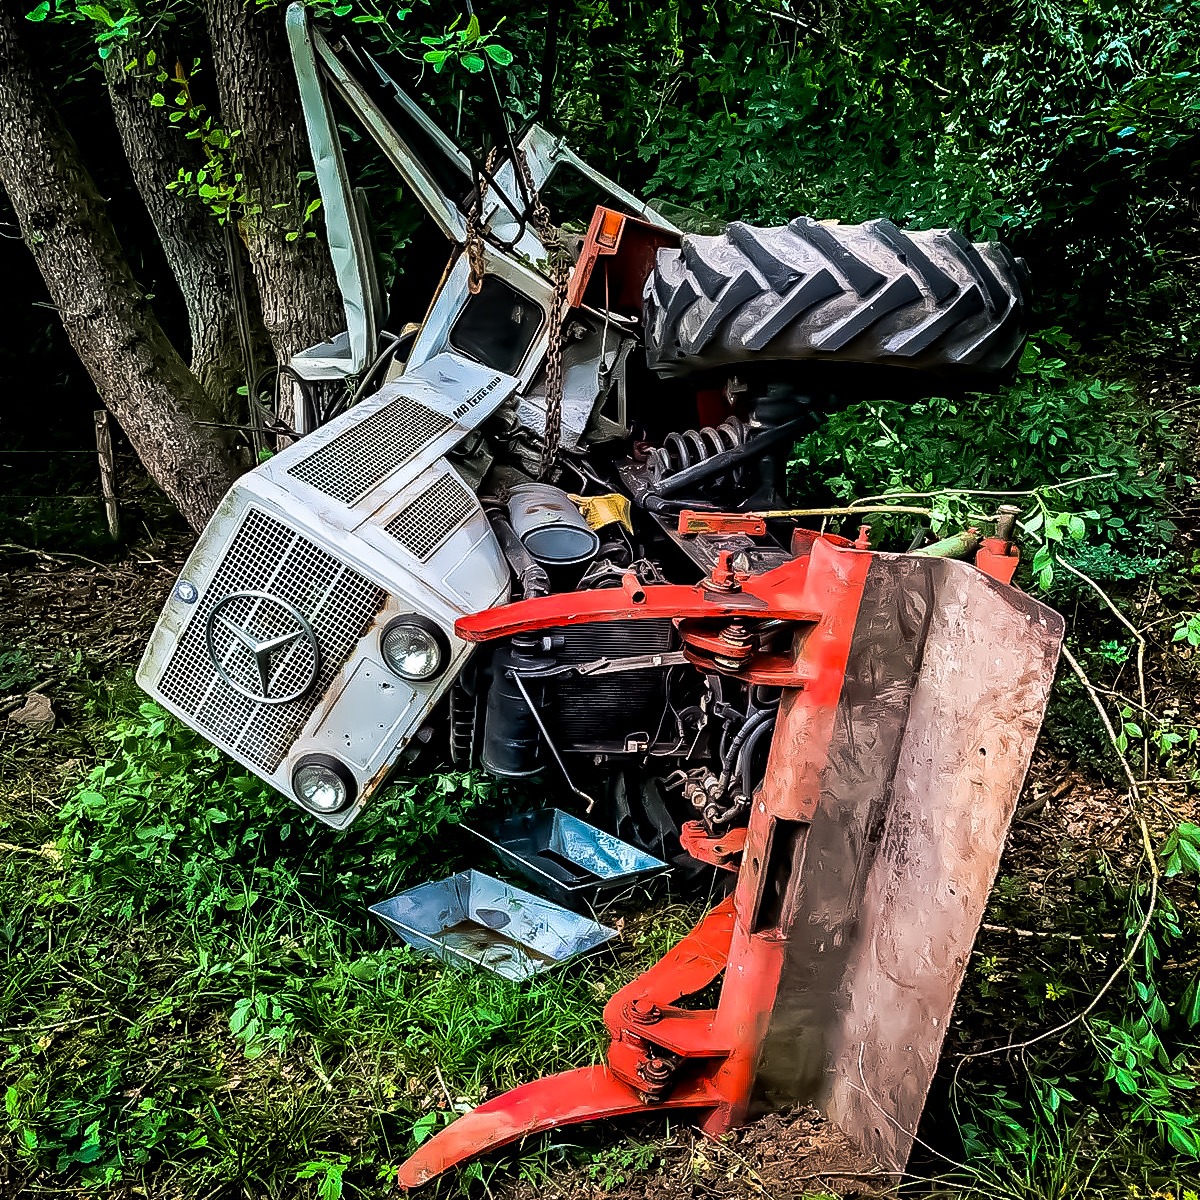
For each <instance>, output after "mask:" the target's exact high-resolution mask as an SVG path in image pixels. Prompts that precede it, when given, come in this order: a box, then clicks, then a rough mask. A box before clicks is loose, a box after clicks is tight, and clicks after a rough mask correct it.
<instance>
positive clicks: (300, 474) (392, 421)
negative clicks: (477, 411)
mask: <svg viewBox="0 0 1200 1200" xmlns="http://www.w3.org/2000/svg"><path fill="white" fill-rule="evenodd" d="M450 425H451V421H450V420H449V419H448V418H447V417H444V416H442V414H441V413H437V412H434V411H433V409H431V408H426V407H425V405H423V404H418V403H416V401H414V400H410V399H409V398H408V397H407V396H401V397H400V398H399V399H398V400H395V401H393V402H392V403H391V404H389V405H387V407H386V408H381V409H380V410H379V411H378V412H376V413H372V414H371V416H369V417H367V418H366V420H364V421H360V422H359V423H358V424H357V425H354V426H352V427H351V428H350V429H347V430H346V432H345V433H342V434H339V435H338V436H337V437H335V438H334V439H333V441H331V442H326V443H325V445H324V446H321V447H320V448H319V449H317V450H314V451H313V452H312V453H311V454H310V455H308V456H307V457H306V458H302V459H301V460H300V461H299V462H298V463H296V464H295V465H294V466H291V467H288V474H289V475H292V476H295V478H297V479H300V480H303V481H304V482H305V483H307V484H308V485H309V486H310V487H314V488H316V489H317V491H319V492H324V493H325V495H326V496H332V497H333V498H334V499H335V500H341V501H342V503H343V504H354V503H355V502H356V501H357V500H359V499H360V498H361V497H362V496H365V495H366V494H367V492H369V491H370V490H371V489H372V488H374V487H375V486H376V485H377V484H380V483H382V482H383V481H384V480H385V479H386V478H387V477H388V476H389V475H391V474H393V473H394V472H396V471H398V470H399V469H400V468H401V467H402V466H404V464H405V463H406V462H408V461H409V460H410V459H412V458H414V457H415V456H416V455H417V454H418V453H419V452H420V451H421V450H422V449H423V448H424V447H425V446H428V445H429V443H430V442H431V441H433V439H434V438H436V437H438V436H439V435H440V434H443V433H445V432H446V430H447V429H449V428H450Z"/></svg>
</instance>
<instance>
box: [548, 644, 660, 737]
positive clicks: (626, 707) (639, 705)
mask: <svg viewBox="0 0 1200 1200" xmlns="http://www.w3.org/2000/svg"><path fill="white" fill-rule="evenodd" d="M545 632H546V633H547V634H548V635H550V636H553V635H556V634H557V635H559V636H561V637H562V638H563V643H564V644H563V647H562V649H561V650H559V651H558V652H557V653H556V655H555V661H556V662H558V663H569V662H570V663H583V662H590V661H592V660H593V659H597V658H627V657H631V656H633V655H636V654H661V653H666V652H667V651H669V650H673V649H675V646H676V638H675V626H674V625H673V623H672V622H671V621H666V620H664V621H658V620H652V621H605V622H601V623H597V624H595V625H567V626H564V627H563V628H561V629H547V630H546V631H545ZM665 687H666V672H665V671H663V670H662V669H661V668H649V669H647V670H645V671H624V672H621V673H620V674H616V675H597V676H595V677H594V678H586V677H584V678H580V679H571V678H569V677H567V678H564V679H563V680H561V681H557V686H552V687H551V688H550V691H549V694H548V703H547V705H546V710H545V715H546V716H547V717H548V718H549V719H550V721H551V722H552V724H553V726H554V731H555V733H556V734H557V736H558V738H560V739H561V744H562V745H563V746H566V747H578V746H600V745H606V744H613V745H620V744H621V743H623V741H624V739H625V735H626V734H627V733H631V732H634V731H641V730H644V731H646V732H648V733H651V734H653V732H654V730H655V728H656V727H657V724H658V721H659V719H660V717H661V715H662V711H663V707H664V704H665V699H666V692H665ZM647 727H649V728H647Z"/></svg>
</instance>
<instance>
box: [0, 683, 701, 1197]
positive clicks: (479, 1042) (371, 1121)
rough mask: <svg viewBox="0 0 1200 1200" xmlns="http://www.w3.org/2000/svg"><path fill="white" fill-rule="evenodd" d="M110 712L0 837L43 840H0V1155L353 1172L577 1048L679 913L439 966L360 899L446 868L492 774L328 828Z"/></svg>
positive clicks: (356, 1181) (226, 768) (45, 1168)
mask: <svg viewBox="0 0 1200 1200" xmlns="http://www.w3.org/2000/svg"><path fill="white" fill-rule="evenodd" d="M109 720H110V721H111V724H110V726H109V728H108V729H107V731H106V732H105V733H104V734H103V738H102V745H103V746H104V747H105V757H104V759H103V761H101V762H100V763H99V764H98V765H97V766H95V767H94V768H93V769H91V770H90V771H88V772H87V774H86V776H85V778H84V779H83V780H82V781H81V783H80V784H79V785H78V786H77V787H76V788H75V789H74V790H72V791H71V793H70V794H69V795H68V796H67V797H66V799H65V800H64V801H63V803H62V805H61V807H60V809H59V811H58V812H57V814H54V815H53V817H52V820H53V821H54V824H55V826H56V828H51V829H31V830H28V831H26V832H25V833H24V834H23V835H22V840H23V841H25V842H29V843H31V844H33V845H37V844H39V842H40V841H48V840H49V838H53V839H54V840H53V841H50V842H49V846H48V848H46V849H45V852H44V853H39V854H38V855H37V856H35V857H34V858H33V859H32V860H28V859H27V858H24V859H22V858H15V857H13V856H11V855H9V856H6V855H0V911H3V912H4V914H5V915H4V917H3V918H0V945H5V946H6V948H7V949H6V968H5V973H4V975H3V977H2V978H0V1028H3V1030H4V1032H3V1033H0V1061H4V1062H5V1063H6V1067H5V1075H4V1086H5V1087H6V1091H5V1111H4V1114H3V1117H0V1130H3V1132H0V1146H4V1150H3V1151H0V1153H6V1154H7V1153H11V1154H12V1155H13V1156H14V1159H15V1161H16V1162H18V1163H19V1164H21V1169H22V1170H23V1171H25V1172H29V1173H33V1174H34V1175H36V1174H37V1173H42V1176H43V1177H44V1178H52V1179H53V1180H54V1181H55V1182H56V1183H58V1184H60V1185H61V1184H64V1183H67V1182H68V1181H70V1182H72V1183H77V1184H80V1185H84V1186H89V1187H96V1188H101V1187H115V1186H118V1185H122V1186H123V1185H126V1184H131V1183H132V1182H133V1181H134V1180H136V1179H140V1178H143V1177H145V1178H153V1179H156V1180H158V1181H159V1182H158V1184H157V1185H156V1187H155V1190H156V1192H157V1193H159V1194H162V1193H165V1192H170V1191H172V1190H178V1191H180V1193H181V1194H189V1195H191V1194H195V1195H199V1194H202V1193H204V1192H207V1191H210V1190H213V1189H215V1188H217V1187H218V1186H224V1185H230V1186H232V1187H234V1188H237V1187H238V1186H239V1185H240V1186H242V1187H244V1188H245V1189H247V1190H249V1191H251V1192H253V1193H254V1194H265V1193H268V1192H270V1191H271V1190H272V1189H276V1190H280V1191H281V1192H286V1191H287V1190H288V1187H289V1182H290V1181H292V1180H295V1181H297V1182H302V1183H303V1184H304V1185H305V1186H306V1187H309V1188H311V1189H312V1191H311V1192H310V1193H308V1194H317V1195H322V1196H331V1197H332V1196H336V1195H338V1194H351V1195H352V1194H355V1189H356V1188H357V1189H359V1190H360V1191H362V1190H363V1189H364V1188H366V1187H367V1186H368V1185H370V1186H375V1184H374V1182H373V1181H375V1180H376V1179H377V1177H378V1175H379V1170H380V1168H379V1167H378V1166H377V1164H378V1163H387V1162H392V1161H394V1160H395V1159H396V1157H397V1155H398V1154H399V1153H400V1152H402V1151H403V1150H404V1148H405V1147H406V1146H407V1145H411V1144H413V1143H415V1142H416V1141H417V1140H419V1139H420V1138H421V1137H423V1136H427V1135H428V1134H429V1133H430V1132H431V1131H433V1130H434V1129H435V1128H437V1127H440V1125H441V1124H442V1123H443V1122H444V1121H445V1120H447V1119H449V1117H450V1116H451V1115H452V1111H453V1110H452V1109H450V1108H448V1107H447V1101H446V1097H445V1091H444V1089H445V1088H446V1087H448V1088H449V1089H451V1092H452V1095H453V1097H454V1103H455V1104H460V1105H469V1104H473V1103H478V1101H479V1100H480V1099H481V1098H482V1097H483V1096H484V1095H485V1094H486V1093H487V1092H490V1091H495V1090H500V1089H503V1088H504V1087H508V1086H512V1085H514V1084H516V1083H517V1082H520V1081H523V1080H526V1079H529V1078H532V1077H534V1076H536V1075H538V1074H541V1073H543V1072H544V1071H553V1070H557V1069H565V1068H568V1067H573V1066H581V1065H586V1064H587V1063H589V1062H594V1061H597V1060H598V1058H599V1057H600V1055H601V1053H602V1049H603V1042H604V1034H603V1023H602V1021H601V1020H600V1010H601V1006H602V1004H603V1002H604V1000H605V999H606V998H607V996H608V995H609V994H610V993H611V992H612V990H613V989H614V988H616V987H618V986H620V984H621V983H622V982H624V981H625V980H626V979H628V978H630V977H631V976H632V975H633V974H635V973H636V972H637V971H638V970H640V969H642V968H643V967H644V965H645V964H646V963H647V962H649V961H651V960H652V959H654V958H657V957H658V955H659V954H661V953H662V952H663V951H664V950H665V949H666V947H667V946H668V945H669V944H670V943H671V942H672V941H673V940H675V939H676V938H677V937H678V936H679V935H680V933H681V932H682V931H683V929H684V928H686V927H687V924H688V923H689V922H690V917H691V914H689V913H688V912H686V911H684V910H678V909H670V910H667V911H665V912H663V911H661V910H660V911H659V912H658V913H657V914H656V919H655V920H654V921H651V922H648V923H646V924H644V925H639V924H637V923H631V925H630V927H629V928H627V930H626V934H625V936H624V938H623V940H622V942H621V943H620V945H619V947H618V948H617V950H616V951H615V953H606V954H603V955H600V956H597V957H594V958H593V959H591V960H588V961H586V962H584V963H573V964H572V965H571V967H570V969H569V970H564V971H557V972H549V973H546V974H544V975H541V976H539V977H538V978H537V979H536V980H533V981H529V982H527V983H525V984H513V983H509V982H507V981H505V980H502V979H499V978H497V977H496V976H493V975H490V974H488V973H486V972H473V973H464V972H460V971H457V970H453V969H448V968H444V967H442V966H440V965H439V964H437V963H435V962H431V961H429V960H427V959H422V958H419V957H417V956H416V955H414V954H412V953H411V952H410V951H409V950H408V949H407V948H405V947H403V946H401V945H399V944H398V943H397V942H396V941H395V940H394V939H393V938H392V937H391V936H390V935H389V934H387V933H386V932H385V931H384V930H382V928H381V927H380V926H378V924H376V923H375V922H374V921H373V920H372V919H371V918H369V916H368V915H367V913H366V907H367V905H368V904H370V903H374V902H375V901H376V900H378V899H380V898H381V897H383V896H387V895H391V894H394V892H396V891H398V890H400V889H401V888H402V887H404V886H405V885H406V884H411V883H415V882H419V881H423V880H426V879H429V878H434V877H437V876H438V875H439V874H442V873H445V872H448V871H451V870H455V869H458V867H459V865H460V860H459V858H458V857H457V843H456V841H455V839H454V837H453V831H454V827H455V825H456V824H457V823H458V821H459V820H460V819H461V818H462V817H463V816H464V815H465V814H467V813H468V812H470V811H472V810H473V809H476V808H478V807H479V806H481V805H485V804H494V803H496V801H497V797H496V793H495V787H494V784H493V783H492V782H491V781H489V780H487V779H485V778H483V777H482V776H480V775H477V774H468V773H454V774H446V775H431V776H427V777H420V778H411V779H405V780H400V781H398V782H397V783H396V784H395V785H394V786H392V787H391V788H389V789H388V791H387V793H386V794H385V795H384V796H383V797H382V798H380V800H379V802H378V804H377V805H376V806H375V807H373V809H372V810H371V811H369V812H368V813H367V814H365V815H364V816H363V817H362V818H361V819H360V821H359V822H357V823H356V824H355V826H354V829H353V830H352V831H351V832H348V833H346V834H341V835H338V834H335V833H333V832H331V831H330V830H328V829H327V828H325V827H324V826H321V825H320V824H319V823H316V822H314V821H313V820H312V819H311V818H308V817H306V816H304V815H302V814H300V813H299V812H298V811H290V810H288V809H287V808H286V807H285V804H284V802H283V801H281V799H280V798H279V797H278V796H277V795H276V794H274V793H273V792H271V790H270V789H269V788H267V787H266V786H265V785H263V784H262V783H261V782H260V781H258V780H257V779H255V778H254V777H253V776H250V775H248V774H247V773H246V772H244V771H243V770H242V769H241V768H239V767H237V766H236V765H234V764H232V763H231V762H229V760H228V759H226V758H224V756H222V755H221V754H220V753H219V752H217V751H216V750H215V749H213V748H212V747H210V746H208V745H207V744H206V743H205V742H204V741H203V740H202V739H201V738H200V737H199V736H197V735H196V734H194V733H192V732H191V731H189V730H187V729H184V728H183V727H181V726H180V725H179V724H178V723H177V722H175V721H174V720H173V719H172V718H170V717H168V716H167V715H166V714H164V713H163V712H162V711H161V710H159V709H158V708H156V707H155V706H154V705H152V704H148V703H144V702H143V703H140V704H139V703H134V704H132V705H128V706H126V705H122V706H121V707H120V708H119V709H118V712H117V714H116V718H115V720H112V719H111V718H110V719H109ZM6 836H10V837H11V836H15V835H14V834H13V833H11V832H9V831H6ZM5 1143H7V1144H5ZM172 1179H175V1180H177V1181H179V1183H178V1184H177V1185H176V1186H175V1187H172V1186H171V1185H170V1184H169V1181H170V1180H172ZM378 1186H379V1188H380V1189H381V1190H382V1189H384V1187H385V1182H380V1183H379V1184H378ZM338 1189H342V1191H341V1192H340V1193H339V1190H338Z"/></svg>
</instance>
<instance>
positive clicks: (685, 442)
mask: <svg viewBox="0 0 1200 1200" xmlns="http://www.w3.org/2000/svg"><path fill="white" fill-rule="evenodd" d="M748 433H749V427H748V426H747V425H746V423H745V421H742V420H739V419H738V418H737V417H729V418H727V419H726V420H724V421H722V422H721V424H720V425H708V426H705V427H704V428H703V429H685V430H684V431H683V432H682V433H668V434H667V436H666V437H665V438H663V444H662V445H661V446H655V447H654V449H652V450H651V451H650V455H649V461H650V465H651V469H652V470H653V471H654V474H655V476H656V477H657V478H659V479H664V478H666V476H668V475H674V474H675V473H676V472H677V471H682V470H684V468H686V467H694V466H696V464H697V463H702V462H707V461H708V460H709V459H710V458H712V457H714V456H715V455H717V454H720V453H722V452H723V451H725V450H732V449H733V448H734V447H735V446H740V445H742V443H743V442H745V440H746V438H747V435H748Z"/></svg>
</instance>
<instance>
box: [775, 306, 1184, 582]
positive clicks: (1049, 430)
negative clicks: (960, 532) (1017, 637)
mask: <svg viewBox="0 0 1200 1200" xmlns="http://www.w3.org/2000/svg"><path fill="white" fill-rule="evenodd" d="M1076 349H1077V348H1076V347H1075V346H1074V345H1073V344H1072V343H1071V341H1070V339H1069V338H1067V337H1066V335H1065V334H1064V333H1063V332H1062V330H1061V329H1059V328H1052V329H1048V330H1043V331H1042V332H1041V333H1039V334H1037V335H1036V336H1034V337H1033V338H1031V339H1030V342H1029V344H1028V345H1027V346H1026V348H1025V352H1024V354H1023V355H1022V358H1021V362H1020V366H1019V368H1018V372H1017V376H1016V378H1015V380H1014V381H1013V382H1012V383H1011V384H1010V385H1008V386H1007V387H1005V388H1002V389H1001V390H1000V392H999V393H998V394H996V395H984V394H981V393H970V394H967V395H966V396H963V397H955V398H951V397H934V398H931V399H925V400H921V401H919V402H916V403H912V402H907V401H904V400H900V399H890V398H881V399H874V400H865V401H859V402H857V403H854V404H851V405H849V406H848V407H846V408H845V409H843V410H842V411H840V412H836V413H833V414H832V415H830V417H829V418H828V419H827V420H826V421H824V422H823V423H822V424H821V426H820V427H818V428H817V429H816V430H815V431H814V432H813V433H811V434H809V435H808V437H807V438H806V439H805V440H804V441H803V442H801V443H800V444H799V445H798V446H797V448H796V451H795V453H794V455H793V459H792V464H791V474H792V477H793V487H794V489H795V490H796V491H803V489H804V488H805V486H806V484H807V483H808V481H810V480H820V481H821V482H822V483H823V484H824V485H825V486H826V487H828V488H829V490H830V491H831V492H832V494H833V496H834V498H835V500H837V501H839V502H848V501H851V500H854V499H856V498H862V497H864V496H878V497H880V498H882V499H883V500H885V501H887V500H891V501H897V502H909V503H911V502H913V500H914V499H919V498H924V499H925V500H926V501H927V502H928V503H929V505H930V507H931V509H932V513H931V517H930V525H931V527H932V529H933V532H934V533H939V532H941V531H942V530H945V529H950V530H953V529H961V528H963V527H965V526H969V525H972V524H977V523H978V522H979V521H980V520H981V519H987V517H988V515H989V514H990V513H994V511H995V506H996V504H997V503H998V502H999V501H1000V500H1004V499H1014V500H1015V501H1017V502H1019V503H1020V505H1021V506H1022V510H1023V511H1022V517H1021V519H1020V524H1021V528H1022V530H1023V532H1024V534H1025V537H1026V539H1027V540H1028V541H1031V542H1033V544H1034V545H1035V546H1036V547H1037V549H1036V553H1035V554H1034V556H1033V558H1032V561H1031V563H1030V570H1031V571H1032V574H1033V575H1034V577H1035V578H1036V580H1037V582H1038V584H1039V585H1040V586H1041V587H1042V588H1043V589H1044V590H1045V589H1048V588H1049V587H1050V585H1051V584H1052V583H1053V582H1054V578H1055V571H1054V565H1055V562H1056V561H1057V559H1058V558H1059V557H1060V556H1064V557H1066V559H1067V561H1071V562H1073V561H1074V559H1075V558H1076V557H1077V556H1083V557H1085V558H1086V557H1087V556H1088V555H1089V554H1092V555H1094V554H1095V553H1096V551H1095V549H1094V548H1095V547H1104V548H1106V552H1107V554H1108V555H1109V557H1110V558H1111V557H1112V556H1114V555H1115V556H1117V558H1118V559H1119V560H1120V561H1122V562H1132V561H1134V560H1133V559H1131V558H1130V557H1129V555H1130V552H1131V551H1133V550H1134V548H1135V547H1137V548H1140V547H1142V546H1145V545H1146V544H1147V543H1149V544H1151V545H1154V544H1160V543H1162V542H1163V541H1164V540H1165V539H1167V538H1169V537H1171V536H1172V535H1173V533H1174V527H1173V526H1172V525H1171V524H1170V522H1169V521H1166V520H1165V519H1164V517H1163V515H1162V509H1163V503H1164V498H1165V496H1166V491H1167V487H1168V484H1169V483H1170V482H1171V478H1172V477H1171V474H1170V470H1169V466H1168V465H1167V463H1166V462H1164V454H1169V455H1172V456H1173V455H1175V454H1177V453H1178V452H1179V450H1180V448H1181V445H1180V440H1179V438H1178V436H1177V435H1176V434H1175V432H1174V428H1173V426H1172V424H1171V420H1170V417H1169V416H1167V415H1164V414H1160V413H1157V412H1153V411H1150V410H1146V409H1144V408H1142V407H1141V406H1140V405H1138V404H1137V403H1136V402H1135V400H1134V395H1133V392H1132V390H1131V388H1130V386H1129V385H1128V384H1126V383H1122V382H1106V381H1102V380H1098V379H1095V378H1088V377H1087V376H1081V375H1079V374H1078V373H1077V372H1076V371H1075V370H1073V369H1072V368H1071V367H1069V366H1068V363H1067V359H1066V358H1064V357H1062V355H1064V354H1065V355H1070V356H1074V354H1075V352H1076ZM1168 461H1169V460H1168ZM1005 493H1015V496H1006V495H1005ZM871 521H872V531H873V532H872V537H873V540H874V541H875V542H876V544H879V542H880V540H881V539H882V540H883V541H884V544H887V539H888V538H891V539H892V540H893V541H894V542H903V543H905V544H906V543H907V541H908V539H909V537H910V536H911V530H912V526H913V520H912V518H900V517H895V516H885V517H872V518H871ZM1088 547H1091V549H1089V548H1088ZM900 548H903V546H901V547H900ZM1135 557H1136V556H1135ZM1142 557H1143V558H1144V555H1143V556H1142ZM1153 561H1154V562H1156V563H1157V562H1158V561H1159V560H1157V559H1156V560H1153Z"/></svg>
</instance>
